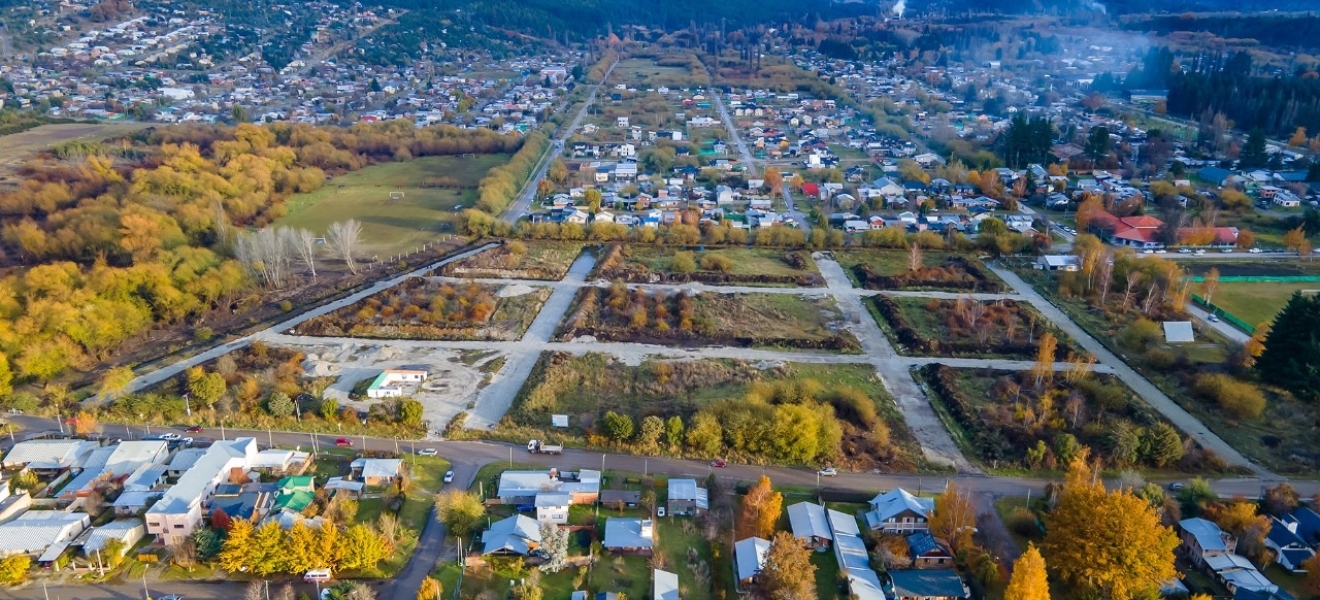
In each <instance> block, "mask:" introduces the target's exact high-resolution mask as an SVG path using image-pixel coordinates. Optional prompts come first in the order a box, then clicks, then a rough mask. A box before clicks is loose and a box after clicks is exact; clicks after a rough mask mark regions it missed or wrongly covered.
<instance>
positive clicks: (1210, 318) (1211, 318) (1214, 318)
mask: <svg viewBox="0 0 1320 600" xmlns="http://www.w3.org/2000/svg"><path fill="white" fill-rule="evenodd" d="M1205 320H1207V321H1209V322H1211V323H1218V322H1219V315H1217V314H1214V313H1210V316H1208V317H1206V318H1205Z"/></svg>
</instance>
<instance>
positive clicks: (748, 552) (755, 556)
mask: <svg viewBox="0 0 1320 600" xmlns="http://www.w3.org/2000/svg"><path fill="white" fill-rule="evenodd" d="M769 551H770V542H769V541H767V540H764V539H761V538H759V537H749V538H747V539H745V540H738V541H737V542H735V543H734V544H733V556H734V558H735V560H736V561H737V564H738V581H743V580H746V579H750V578H752V577H755V576H756V574H757V573H760V572H761V567H762V566H763V565H765V555H766V553H767V552H769Z"/></svg>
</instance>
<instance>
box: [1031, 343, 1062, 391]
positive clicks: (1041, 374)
mask: <svg viewBox="0 0 1320 600" xmlns="http://www.w3.org/2000/svg"><path fill="white" fill-rule="evenodd" d="M1036 343H1037V346H1038V347H1037V349H1036V364H1034V365H1032V367H1031V376H1032V378H1033V379H1035V381H1036V389H1041V385H1043V384H1044V383H1045V382H1046V381H1049V380H1050V378H1051V377H1052V376H1053V375H1054V350H1055V348H1056V347H1058V344H1059V340H1058V339H1057V338H1055V337H1054V334H1053V333H1051V332H1048V331H1046V332H1045V333H1044V334H1041V336H1040V340H1039V341H1038V342H1036Z"/></svg>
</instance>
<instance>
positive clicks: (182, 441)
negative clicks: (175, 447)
mask: <svg viewBox="0 0 1320 600" xmlns="http://www.w3.org/2000/svg"><path fill="white" fill-rule="evenodd" d="M179 443H180V444H183V445H184V446H191V445H192V443H193V439H192V438H190V437H185V438H179Z"/></svg>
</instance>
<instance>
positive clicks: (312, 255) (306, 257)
mask: <svg viewBox="0 0 1320 600" xmlns="http://www.w3.org/2000/svg"><path fill="white" fill-rule="evenodd" d="M285 231H286V232H288V233H287V234H286V235H287V236H288V243H289V244H290V245H292V246H293V249H294V252H296V253H297V254H298V262H301V263H302V265H303V268H304V269H307V272H308V273H309V274H310V275H311V276H312V279H316V250H317V243H316V234H315V233H312V232H310V231H308V230H306V229H286V230H285Z"/></svg>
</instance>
